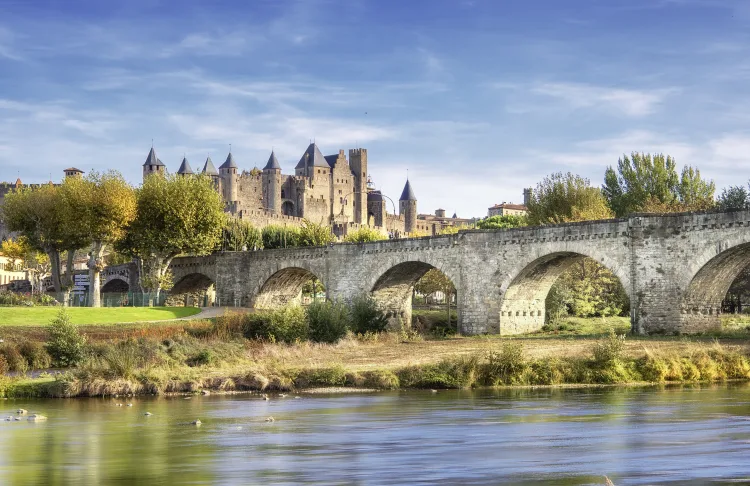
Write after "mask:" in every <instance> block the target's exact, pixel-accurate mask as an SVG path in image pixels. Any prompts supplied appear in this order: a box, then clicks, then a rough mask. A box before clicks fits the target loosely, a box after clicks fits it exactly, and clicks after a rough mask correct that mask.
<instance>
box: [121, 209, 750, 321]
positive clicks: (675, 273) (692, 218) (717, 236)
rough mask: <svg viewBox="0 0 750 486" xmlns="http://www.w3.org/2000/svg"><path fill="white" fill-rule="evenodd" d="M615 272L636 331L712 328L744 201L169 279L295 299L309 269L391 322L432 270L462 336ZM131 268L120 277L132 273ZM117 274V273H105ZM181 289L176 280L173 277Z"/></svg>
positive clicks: (232, 266)
mask: <svg viewBox="0 0 750 486" xmlns="http://www.w3.org/2000/svg"><path fill="white" fill-rule="evenodd" d="M586 257H588V258H592V259H594V260H595V261H597V262H598V263H600V264H602V265H604V266H605V267H606V268H608V269H609V270H610V271H612V272H613V273H614V274H615V275H616V276H617V277H618V278H619V279H620V281H621V283H622V285H623V287H624V288H625V291H626V292H627V294H628V296H629V297H630V301H631V323H632V328H633V330H634V331H635V332H638V333H647V332H665V333H680V332H683V333H688V332H690V333H692V332H702V331H706V330H710V329H715V328H717V327H719V326H720V319H719V317H720V313H721V300H722V299H723V298H724V295H725V294H726V291H727V289H728V288H729V286H730V285H731V283H732V281H733V280H734V278H735V277H736V276H737V275H738V274H739V272H740V271H741V270H742V269H743V268H744V267H745V266H747V265H748V264H750V211H733V212H706V213H681V214H670V215H648V214H637V215H633V216H631V217H630V218H627V219H613V220H605V221H592V222H584V223H570V224H562V225H554V226H545V227H527V228H517V229H512V230H491V231H478V230H472V231H465V232H461V233H459V234H456V235H447V236H437V237H425V238H416V239H404V240H388V241H379V242H372V243H361V244H348V243H345V244H336V245H333V246H327V247H320V248H295V249H283V250H264V251H255V252H225V253H217V254H214V255H211V256H208V257H185V258H176V259H175V260H174V261H173V264H172V271H173V273H174V275H175V283H176V284H177V283H178V282H179V281H180V280H181V279H183V278H187V277H189V276H190V275H196V274H199V275H202V276H204V277H205V278H202V277H201V278H198V277H195V276H193V277H190V278H192V279H194V280H195V281H196V282H197V281H200V282H202V284H201V285H205V284H206V283H207V282H209V281H210V282H211V283H213V284H214V286H215V289H216V297H217V301H218V303H219V304H220V305H235V303H236V304H237V305H242V306H255V307H258V308H268V307H275V306H279V305H283V304H285V303H288V302H293V301H295V300H296V299H297V298H299V295H300V292H301V288H302V285H303V284H304V282H305V281H306V280H307V279H309V278H311V277H312V276H313V275H314V276H316V277H317V278H318V279H319V280H320V281H321V282H322V283H323V285H324V286H325V288H326V295H327V297H328V298H329V299H341V300H344V301H350V300H351V299H353V298H354V297H355V296H357V295H360V294H370V295H372V296H373V297H374V298H375V299H376V300H378V301H379V302H380V303H381V305H382V306H383V308H384V309H385V310H387V311H388V313H389V315H390V317H391V320H392V322H393V323H394V324H395V323H397V322H407V323H408V322H410V320H411V296H412V292H411V289H412V288H413V285H414V283H415V282H416V281H417V280H418V279H419V278H420V277H421V276H422V275H424V273H426V272H427V271H428V270H429V269H431V268H437V269H439V270H440V271H442V272H443V273H444V274H445V275H446V276H447V277H448V278H450V279H451V281H452V282H453V284H454V285H455V287H456V289H457V302H458V314H459V325H460V327H461V329H462V332H464V333H467V334H479V333H498V332H499V333H501V334H518V333H524V332H529V331H534V330H538V329H539V328H541V327H542V326H543V324H544V319H545V312H544V302H545V299H546V296H547V294H548V292H549V289H550V287H551V286H552V284H553V283H554V281H555V280H556V279H557V278H558V277H559V275H560V274H561V273H562V272H563V271H564V270H565V269H567V268H569V267H570V266H571V265H573V264H575V263H576V262H578V261H580V260H581V259H583V258H586ZM133 272H135V269H134V268H133V267H130V268H129V274H128V277H127V278H128V279H129V280H130V281H131V282H134V281H137V279H135V278H134V276H133ZM113 278H115V277H113ZM177 288H178V289H179V287H177Z"/></svg>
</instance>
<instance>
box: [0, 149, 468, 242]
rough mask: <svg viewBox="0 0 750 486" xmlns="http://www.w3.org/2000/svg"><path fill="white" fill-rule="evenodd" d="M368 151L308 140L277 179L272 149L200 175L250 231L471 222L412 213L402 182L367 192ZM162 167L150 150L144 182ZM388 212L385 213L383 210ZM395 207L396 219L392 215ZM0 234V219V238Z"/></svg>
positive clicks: (428, 228)
mask: <svg viewBox="0 0 750 486" xmlns="http://www.w3.org/2000/svg"><path fill="white" fill-rule="evenodd" d="M367 164H368V160H367V149H364V148H356V149H351V150H349V153H348V158H347V154H346V153H345V151H344V150H339V152H338V154H334V155H323V153H322V152H321V151H320V149H319V148H318V146H317V145H316V144H315V143H311V144H310V145H309V146H308V147H307V149H306V150H305V151H304V153H303V154H302V156H301V157H300V159H299V162H297V165H296V166H295V167H294V174H293V175H291V174H282V169H281V165H280V164H279V161H278V159H277V157H276V154H275V153H274V152H273V151H272V152H271V155H270V156H269V158H268V161H267V163H266V164H265V166H264V167H263V169H257V168H254V169H252V170H250V171H247V170H240V168H239V166H238V165H237V163H236V162H235V159H234V156H233V155H232V152H231V151H230V152H229V154H228V155H227V157H226V160H225V161H224V163H223V164H221V165H220V166H219V168H218V169H217V168H216V166H215V165H214V163H213V161H212V160H211V157H208V158H207V159H206V161H205V162H204V164H203V168H202V169H201V170H200V173H201V174H205V175H206V176H208V177H211V178H212V180H213V182H214V185H215V187H216V190H217V191H218V192H219V194H221V196H222V198H223V200H224V204H225V208H226V212H227V213H229V214H231V215H233V216H234V217H236V218H239V219H242V220H246V221H249V222H251V223H252V224H254V225H255V226H257V227H264V226H268V225H282V226H283V225H288V226H298V225H301V224H302V222H303V220H305V219H307V220H309V221H312V222H314V223H319V224H324V225H329V226H331V228H332V230H333V232H334V234H335V235H336V236H339V237H343V236H345V235H346V234H347V233H349V232H351V231H355V230H357V229H359V228H361V227H365V226H367V227H370V228H375V229H377V230H378V231H380V232H382V233H383V234H384V235H388V236H391V237H393V238H399V237H405V236H408V235H412V236H414V235H436V234H439V233H440V232H441V231H442V230H443V228H444V227H445V226H454V225H466V224H470V223H472V222H473V220H471V219H462V218H458V217H457V216H456V215H455V214H454V215H453V217H446V216H445V211H444V210H443V209H438V210H436V211H435V213H434V214H419V213H418V211H417V198H416V195H415V194H414V190H413V189H412V186H411V183H410V182H409V180H408V179H407V181H406V184H405V185H404V189H403V192H402V193H401V196H400V197H399V199H398V203H396V202H395V201H393V200H392V199H391V198H390V197H388V196H387V195H385V194H383V193H382V192H381V191H379V190H377V189H375V188H374V186H373V184H372V179H371V178H370V177H369V172H368V165H367ZM64 172H65V177H75V176H77V175H79V174H81V173H82V171H80V170H79V169H76V168H74V167H71V168H68V169H65V171H64ZM166 172H167V167H166V165H165V164H164V163H163V162H162V161H161V160H160V159H159V158H158V157H157V155H156V151H155V149H154V148H153V147H152V148H151V150H150V151H149V153H148V156H147V157H146V161H145V162H144V163H143V178H144V180H145V178H146V177H148V176H150V175H152V174H165V173H166ZM177 174H179V175H181V176H185V177H189V176H191V175H195V174H196V172H195V171H194V170H193V168H192V167H191V166H190V163H189V162H188V160H187V158H183V159H182V163H181V164H180V167H179V169H178V170H177ZM22 186H24V184H23V183H22V182H21V180H20V179H18V180H17V181H16V183H15V184H9V183H2V184H0V204H2V199H3V197H4V196H5V194H6V193H8V192H9V191H11V190H13V189H14V188H17V187H22ZM389 207H390V208H391V209H392V210H393V212H391V213H389V212H388V208H389ZM396 208H398V209H397V210H398V214H395V213H396ZM6 236H7V232H6V231H5V228H4V227H3V226H2V222H0V239H2V238H4V237H6Z"/></svg>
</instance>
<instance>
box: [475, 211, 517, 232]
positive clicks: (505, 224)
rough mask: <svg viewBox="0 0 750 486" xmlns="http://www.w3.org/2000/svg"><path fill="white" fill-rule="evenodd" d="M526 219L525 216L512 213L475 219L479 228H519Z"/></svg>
mask: <svg viewBox="0 0 750 486" xmlns="http://www.w3.org/2000/svg"><path fill="white" fill-rule="evenodd" d="M527 224H528V220H527V218H526V216H517V215H514V214H506V215H503V216H490V217H487V218H484V219H480V220H479V221H477V228H479V229H508V228H520V227H521V226H526V225H527Z"/></svg>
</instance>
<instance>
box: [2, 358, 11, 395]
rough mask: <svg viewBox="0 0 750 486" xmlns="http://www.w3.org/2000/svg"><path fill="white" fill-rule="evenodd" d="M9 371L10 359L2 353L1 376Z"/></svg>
mask: <svg viewBox="0 0 750 486" xmlns="http://www.w3.org/2000/svg"><path fill="white" fill-rule="evenodd" d="M8 371H10V368H9V367H8V361H7V360H6V359H5V356H3V355H2V354H0V377H1V376H2V375H4V374H5V373H7V372H8ZM0 396H1V395H0Z"/></svg>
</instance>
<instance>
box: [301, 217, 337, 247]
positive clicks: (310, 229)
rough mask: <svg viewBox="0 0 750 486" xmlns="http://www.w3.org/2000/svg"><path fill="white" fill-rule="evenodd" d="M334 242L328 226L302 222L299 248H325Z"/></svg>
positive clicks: (308, 221) (334, 238)
mask: <svg viewBox="0 0 750 486" xmlns="http://www.w3.org/2000/svg"><path fill="white" fill-rule="evenodd" d="M334 241H336V237H335V236H334V234H333V233H332V232H331V227H330V226H328V225H323V224H318V223H313V222H312V221H310V220H308V219H303V220H302V227H301V228H300V246H325V245H327V244H329V243H333V242H334Z"/></svg>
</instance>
